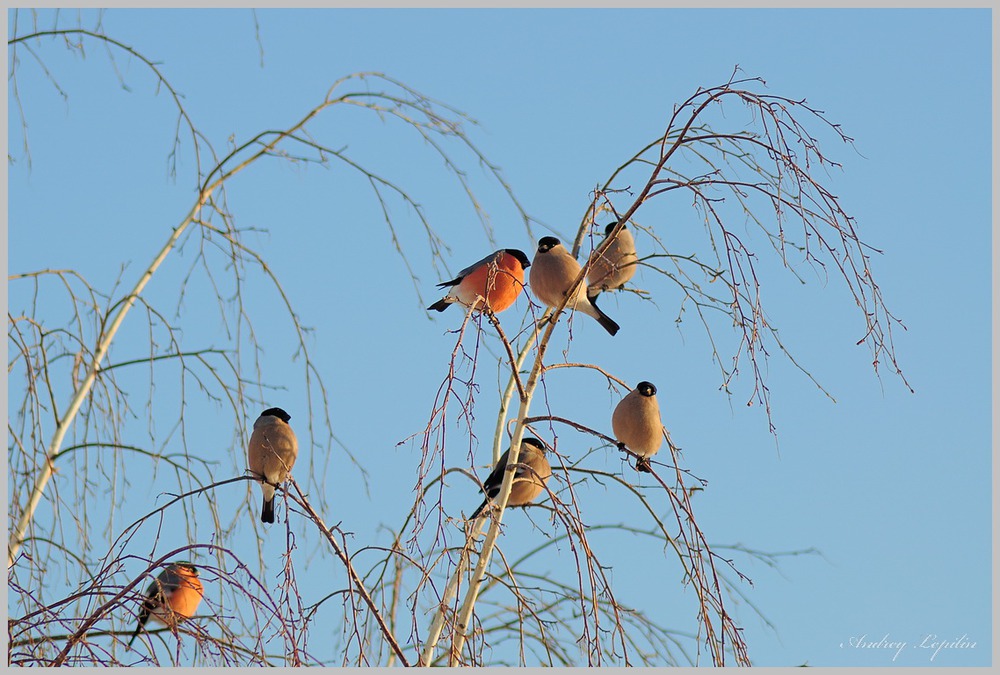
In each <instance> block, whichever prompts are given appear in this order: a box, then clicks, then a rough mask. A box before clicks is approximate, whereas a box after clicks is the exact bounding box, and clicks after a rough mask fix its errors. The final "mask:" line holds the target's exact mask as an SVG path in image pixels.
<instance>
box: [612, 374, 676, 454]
mask: <svg viewBox="0 0 1000 675" xmlns="http://www.w3.org/2000/svg"><path fill="white" fill-rule="evenodd" d="M611 428H612V429H614V432H615V438H616V439H618V447H622V446H624V447H626V448H628V449H629V450H631V451H632V452H634V453H635V454H637V455H639V459H638V460H637V461H636V464H635V468H636V469H638V470H639V471H645V472H646V473H649V471H650V469H649V458H650V457H652V456H653V455H655V454H656V453H657V452H658V451H659V450H660V446H661V445H662V444H663V422H661V421H660V405H659V404H658V403H657V402H656V387H655V386H654V385H653V383H652V382H645V381H643V382H640V383H639V384H638V385H637V386H636V388H635V389H633V390H632V391H630V392H629V393H628V394H627V395H626V396H625V398H623V399H622V400H621V401H619V403H618V406H617V407H615V411H614V413H612V415H611Z"/></svg>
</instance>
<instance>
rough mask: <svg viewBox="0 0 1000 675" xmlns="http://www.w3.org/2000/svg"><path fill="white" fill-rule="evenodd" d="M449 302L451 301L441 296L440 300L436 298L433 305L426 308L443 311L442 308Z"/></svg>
mask: <svg viewBox="0 0 1000 675" xmlns="http://www.w3.org/2000/svg"><path fill="white" fill-rule="evenodd" d="M450 304H451V303H450V302H448V299H447V298H441V299H440V300H438V301H437V302H435V303H434V304H433V305H431V306H430V307H428V308H427V309H433V310H435V311H437V312H443V311H444V310H446V309H448V305H450Z"/></svg>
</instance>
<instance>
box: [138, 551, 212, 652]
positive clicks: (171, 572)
mask: <svg viewBox="0 0 1000 675" xmlns="http://www.w3.org/2000/svg"><path fill="white" fill-rule="evenodd" d="M204 595H205V588H204V587H203V586H202V585H201V581H200V580H199V579H198V570H197V569H196V568H195V566H194V565H192V564H191V563H189V562H187V561H185V560H178V561H176V562H172V563H170V564H169V565H167V567H166V568H165V569H164V570H163V571H162V572H160V575H159V576H158V577H156V578H155V579H153V583H151V584H150V585H149V590H147V591H146V599H145V600H143V602H142V609H140V610H139V625H138V626H136V627H135V632H134V633H132V638H131V639H130V640H129V641H128V646H129V647H131V646H132V643H133V642H135V639H136V638H137V637H138V636H139V633H141V632H142V629H143V628H144V627H145V625H146V622H147V621H149V620H150V619H153V620H154V621H156V622H158V623H162V624H163V625H165V626H169V627H171V628H173V627H175V626H176V625H177V624H178V623H180V622H181V621H183V620H184V619H190V618H191V617H192V616H194V613H195V610H196V609H198V605H199V604H200V603H201V599H202V597H203V596H204Z"/></svg>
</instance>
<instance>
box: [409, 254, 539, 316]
mask: <svg viewBox="0 0 1000 675" xmlns="http://www.w3.org/2000/svg"><path fill="white" fill-rule="evenodd" d="M529 265H531V263H530V262H529V261H528V256H526V255H525V254H524V251H520V250H518V249H516V248H504V249H500V250H499V251H496V252H495V253H491V254H489V255H488V256H486V257H485V258H483V259H482V260H480V261H479V262H477V263H475V264H473V265H469V266H468V267H466V268H465V269H464V270H462V271H461V272H459V273H458V276H457V277H455V278H454V279H452V280H451V281H445V282H444V283H440V284H438V285H437V286H438V288H447V287H448V286H451V290H449V291H448V295H446V296H444V297H443V298H441V299H440V300H438V301H437V302H435V303H434V304H433V305H431V306H430V307H428V308H427V309H433V310H436V311H438V312H443V311H444V310H446V309H448V305H450V304H451V303H453V302H458V303H461V304H462V305H465V306H466V307H472V306H473V304H475V309H477V310H482V309H483V301H482V300H481V299H480V298H485V299H486V308H487V309H488V310H490V311H491V312H493V313H494V314H496V313H497V312H502V311H503V310H505V309H507V308H508V307H510V306H511V305H513V304H514V301H515V300H517V296H518V295H520V294H521V291H522V290H523V289H524V270H525V269H526V268H527V267H528V266H529Z"/></svg>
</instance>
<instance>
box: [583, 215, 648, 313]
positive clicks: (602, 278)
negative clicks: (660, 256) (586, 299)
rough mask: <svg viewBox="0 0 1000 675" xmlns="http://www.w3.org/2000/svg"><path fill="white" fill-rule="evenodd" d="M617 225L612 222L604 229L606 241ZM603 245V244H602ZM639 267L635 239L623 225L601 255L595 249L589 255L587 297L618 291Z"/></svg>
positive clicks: (615, 222)
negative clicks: (603, 292)
mask: <svg viewBox="0 0 1000 675" xmlns="http://www.w3.org/2000/svg"><path fill="white" fill-rule="evenodd" d="M617 225H618V221H617V220H616V221H614V222H612V223H611V224H609V225H608V226H607V227H605V228H604V237H605V239H607V237H608V235H610V234H611V231H612V230H613V229H615V226H617ZM602 243H603V242H602ZM638 266H639V258H638V256H637V255H636V252H635V239H634V238H633V237H632V232H631V231H629V230H628V229H626V227H625V226H624V225H623V226H622V229H621V231H620V232H618V236H617V237H615V238H614V239H613V240H612V241H611V243H610V244H608V247H607V248H606V249H604V252H603V253H602V254H598V252H597V249H594V252H593V253H591V254H590V271H588V272H587V284H588V286H587V295H588V296H590V297H591V298H594V297H595V296H596V295H597V294H598V293H601V292H602V291H607V290H611V289H618V288H621V287H622V286H624V285H625V282H626V281H628V280H629V279H631V278H632V277H633V276H634V275H635V270H636V268H637V267H638Z"/></svg>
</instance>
